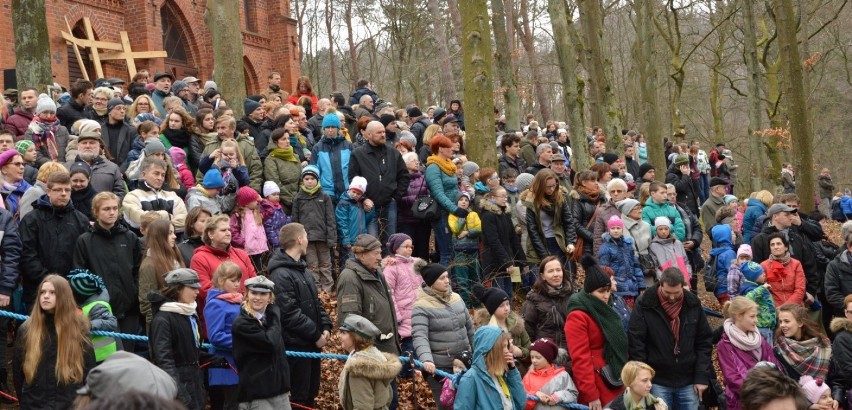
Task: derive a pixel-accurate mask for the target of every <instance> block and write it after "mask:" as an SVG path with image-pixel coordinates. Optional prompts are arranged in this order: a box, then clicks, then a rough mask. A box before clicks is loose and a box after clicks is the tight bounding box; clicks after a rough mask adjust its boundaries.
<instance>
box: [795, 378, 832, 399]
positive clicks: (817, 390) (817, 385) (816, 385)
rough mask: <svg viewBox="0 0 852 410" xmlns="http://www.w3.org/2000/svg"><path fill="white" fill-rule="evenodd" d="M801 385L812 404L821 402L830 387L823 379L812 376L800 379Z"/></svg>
mask: <svg viewBox="0 0 852 410" xmlns="http://www.w3.org/2000/svg"><path fill="white" fill-rule="evenodd" d="M799 385H801V386H802V391H803V392H804V393H805V396H807V398H808V401H810V402H811V403H817V402H819V398H820V396H822V394H823V392H825V391H826V390H828V385H827V384H825V382H824V381H823V380H822V379H820V378H816V379H814V378H813V377H811V376H802V377H800V378H799Z"/></svg>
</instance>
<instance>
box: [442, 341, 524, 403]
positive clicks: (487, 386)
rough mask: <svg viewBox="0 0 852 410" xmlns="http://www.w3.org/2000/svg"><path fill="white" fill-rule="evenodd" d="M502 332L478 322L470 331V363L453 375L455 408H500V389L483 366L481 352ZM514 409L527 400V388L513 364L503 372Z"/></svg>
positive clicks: (488, 349) (492, 344)
mask: <svg viewBox="0 0 852 410" xmlns="http://www.w3.org/2000/svg"><path fill="white" fill-rule="evenodd" d="M502 333H503V331H502V330H500V328H498V327H496V326H482V327H480V328H479V329H477V330H476V333H474V335H473V364H472V365H471V368H470V369H469V370H467V371H465V372H464V373H462V374H460V375H458V376H456V381H455V385H456V401H455V403H453V408H455V410H474V409H475V410H503V404H502V401H501V399H500V395H501V394H503V393H502V389H501V388H500V387H499V386H497V384H496V383H495V382H494V380H493V379H492V378H491V376H489V375H488V369H487V368H486V367H485V355H486V354H488V351H490V350H491V348H492V347H494V343H496V342H497V340H498V339H499V338H500V335H501V334H502ZM503 378H504V380H505V382H506V385H507V386H508V387H509V394H510V395H511V399H512V408H513V409H514V410H523V409H524V406H526V402H527V392H526V391H525V390H524V384H523V381H522V380H521V373H520V372H519V371H518V369H517V368H514V369H511V370H509V371H508V372H506V374H504V375H503Z"/></svg>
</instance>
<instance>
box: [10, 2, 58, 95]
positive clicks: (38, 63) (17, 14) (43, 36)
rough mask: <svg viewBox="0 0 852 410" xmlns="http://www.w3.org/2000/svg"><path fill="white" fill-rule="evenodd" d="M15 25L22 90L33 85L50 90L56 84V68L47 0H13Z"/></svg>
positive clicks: (19, 87)
mask: <svg viewBox="0 0 852 410" xmlns="http://www.w3.org/2000/svg"><path fill="white" fill-rule="evenodd" d="M12 26H13V27H14V31H15V79H16V80H17V82H18V89H24V88H27V87H33V88H36V89H38V90H39V92H46V91H47V86H48V85H53V71H52V70H51V66H50V39H49V38H48V34H47V11H46V9H45V4H44V0H12ZM7 87H8V85H7ZM8 88H11V87H8Z"/></svg>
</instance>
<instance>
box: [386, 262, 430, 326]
mask: <svg viewBox="0 0 852 410" xmlns="http://www.w3.org/2000/svg"><path fill="white" fill-rule="evenodd" d="M416 260H417V258H404V257H401V256H388V257H387V258H385V259H384V260H383V261H382V273H383V274H384V275H385V280H386V281H387V282H388V289H390V291H391V296H392V297H393V305H394V308H395V309H396V320H397V321H398V322H399V324H398V326H397V330H398V332H399V337H400V338H406V337H411V311H412V309H413V308H414V301H415V300H416V299H417V290H418V289H420V285H421V284H422V283H423V278H422V277H421V276H420V275H418V274H417V273H415V272H414V261H416Z"/></svg>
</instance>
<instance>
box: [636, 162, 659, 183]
mask: <svg viewBox="0 0 852 410" xmlns="http://www.w3.org/2000/svg"><path fill="white" fill-rule="evenodd" d="M656 169H657V168H654V166H653V165H651V164H650V163H648V162H646V163H644V164H642V165H639V175H635V177H636V178H641V179H642V180H643V181H645V174H647V173H648V171H651V170H656ZM645 182H650V181H645Z"/></svg>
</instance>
